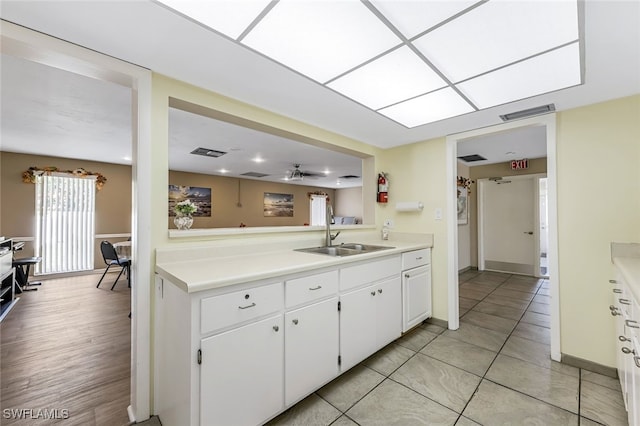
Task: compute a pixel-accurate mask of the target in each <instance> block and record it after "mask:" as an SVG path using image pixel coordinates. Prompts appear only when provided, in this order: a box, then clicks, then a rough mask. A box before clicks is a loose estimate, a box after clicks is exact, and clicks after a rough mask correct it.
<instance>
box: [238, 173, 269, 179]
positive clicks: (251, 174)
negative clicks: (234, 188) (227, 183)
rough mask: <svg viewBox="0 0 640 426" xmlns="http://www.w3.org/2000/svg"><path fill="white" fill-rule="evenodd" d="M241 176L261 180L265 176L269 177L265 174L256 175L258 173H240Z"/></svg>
mask: <svg viewBox="0 0 640 426" xmlns="http://www.w3.org/2000/svg"><path fill="white" fill-rule="evenodd" d="M241 176H249V177H255V178H262V177H265V176H269V175H268V174H265V173H258V172H247V173H242V175H241Z"/></svg>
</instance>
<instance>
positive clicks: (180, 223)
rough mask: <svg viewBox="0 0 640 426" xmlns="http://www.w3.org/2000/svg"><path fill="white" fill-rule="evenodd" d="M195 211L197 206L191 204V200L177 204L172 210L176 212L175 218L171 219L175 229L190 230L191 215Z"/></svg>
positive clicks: (191, 223)
mask: <svg viewBox="0 0 640 426" xmlns="http://www.w3.org/2000/svg"><path fill="white" fill-rule="evenodd" d="M197 210H198V206H196V205H195V204H193V203H192V202H191V200H184V201H180V202H179V203H177V204H176V206H175V207H174V208H173V211H175V212H176V217H175V218H174V219H173V223H174V224H175V225H176V228H178V229H181V230H184V229H190V228H191V225H193V217H192V216H191V215H192V214H193V213H195V212H196V211H197Z"/></svg>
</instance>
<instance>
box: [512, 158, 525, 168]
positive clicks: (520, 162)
mask: <svg viewBox="0 0 640 426" xmlns="http://www.w3.org/2000/svg"><path fill="white" fill-rule="evenodd" d="M528 168H529V160H527V159H526V158H525V159H523V160H513V161H512V162H511V170H524V169H528Z"/></svg>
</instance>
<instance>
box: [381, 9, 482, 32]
mask: <svg viewBox="0 0 640 426" xmlns="http://www.w3.org/2000/svg"><path fill="white" fill-rule="evenodd" d="M371 3H372V4H373V5H374V7H375V8H376V9H378V11H380V12H381V13H382V14H383V15H384V16H385V17H386V18H387V19H388V20H389V21H390V22H391V23H392V24H393V25H394V26H395V27H396V28H397V29H398V30H399V31H400V32H401V33H402V35H404V36H405V37H406V38H412V37H414V36H416V35H418V34H420V33H421V32H423V31H425V30H427V29H429V28H431V27H433V26H434V25H437V24H439V23H440V22H442V21H444V20H446V19H449V18H450V17H452V16H454V15H455V14H457V13H460V12H461V11H463V10H465V9H466V8H468V7H470V6H472V5H473V4H474V3H477V0H464V1H462V0H458V1H415V0H411V1H406V0H371Z"/></svg>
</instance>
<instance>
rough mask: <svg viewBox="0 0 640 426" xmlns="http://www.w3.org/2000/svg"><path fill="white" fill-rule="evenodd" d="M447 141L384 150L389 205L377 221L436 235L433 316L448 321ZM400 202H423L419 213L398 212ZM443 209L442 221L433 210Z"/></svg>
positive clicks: (379, 212) (382, 158) (382, 165)
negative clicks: (436, 218)
mask: <svg viewBox="0 0 640 426" xmlns="http://www.w3.org/2000/svg"><path fill="white" fill-rule="evenodd" d="M445 157H446V140H445V138H439V139H433V140H429V141H426V142H421V143H415V144H411V145H404V146H400V147H397V148H392V149H388V150H386V151H384V152H383V153H382V154H381V155H380V156H379V162H380V170H383V171H385V172H387V173H388V176H389V182H390V183H389V203H388V204H378V208H377V212H376V222H377V225H378V227H379V228H382V224H383V223H384V220H385V219H392V220H393V221H394V225H395V226H394V228H393V229H392V231H400V232H424V233H430V234H433V235H434V237H433V238H434V246H433V250H432V254H431V256H432V265H431V268H432V269H431V274H432V279H433V316H434V317H435V318H438V319H441V320H445V321H446V320H447V312H448V305H447V291H448V290H447V288H448V287H447V220H448V217H449V216H450V215H448V214H447V212H446V182H447V180H448V177H447V174H446V161H445ZM398 201H421V202H422V203H423V204H424V209H423V210H422V211H420V212H396V211H395V208H394V206H395V203H397V202H398ZM436 208H439V209H442V212H443V218H442V220H435V215H434V211H435V209H436Z"/></svg>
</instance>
